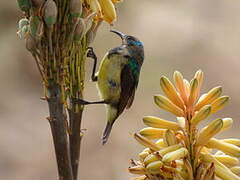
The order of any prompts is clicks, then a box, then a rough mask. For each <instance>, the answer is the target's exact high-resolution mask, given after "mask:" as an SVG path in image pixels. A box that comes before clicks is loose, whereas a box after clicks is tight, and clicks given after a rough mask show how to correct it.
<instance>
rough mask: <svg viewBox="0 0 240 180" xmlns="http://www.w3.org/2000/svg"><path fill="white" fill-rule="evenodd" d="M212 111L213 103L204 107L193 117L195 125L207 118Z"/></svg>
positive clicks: (192, 120)
mask: <svg viewBox="0 0 240 180" xmlns="http://www.w3.org/2000/svg"><path fill="white" fill-rule="evenodd" d="M210 113H211V105H205V106H204V107H202V108H201V109H200V110H199V111H198V112H197V113H196V114H195V115H194V116H193V118H192V119H191V122H192V124H193V125H197V124H198V123H199V122H201V121H202V120H204V119H206V118H207V117H208V116H209V115H210Z"/></svg>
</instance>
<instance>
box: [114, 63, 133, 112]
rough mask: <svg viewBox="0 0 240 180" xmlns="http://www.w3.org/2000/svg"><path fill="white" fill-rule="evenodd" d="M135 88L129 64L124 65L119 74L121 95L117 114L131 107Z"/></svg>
mask: <svg viewBox="0 0 240 180" xmlns="http://www.w3.org/2000/svg"><path fill="white" fill-rule="evenodd" d="M135 88H136V79H135V77H134V74H133V71H132V69H131V67H130V65H129V64H126V65H124V67H123V69H122V72H121V94H120V100H119V104H118V114H119V115H120V114H121V113H122V112H123V110H124V109H125V108H126V107H127V108H129V107H130V106H131V105H132V102H133V99H134V94H135Z"/></svg>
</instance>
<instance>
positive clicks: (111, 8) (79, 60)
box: [17, 0, 120, 102]
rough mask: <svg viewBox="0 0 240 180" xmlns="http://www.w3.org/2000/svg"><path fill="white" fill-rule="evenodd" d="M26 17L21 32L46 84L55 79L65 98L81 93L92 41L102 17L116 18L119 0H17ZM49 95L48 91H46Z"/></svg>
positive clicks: (108, 19) (21, 23)
mask: <svg viewBox="0 0 240 180" xmlns="http://www.w3.org/2000/svg"><path fill="white" fill-rule="evenodd" d="M17 2H18V5H19V8H20V10H21V11H22V12H23V14H24V18H22V19H21V20H20V21H19V27H18V35H19V37H20V38H22V39H25V42H26V48H27V50H29V51H30V53H31V54H32V55H33V57H34V59H35V61H36V63H37V67H38V69H39V71H40V74H41V77H42V79H43V82H44V85H45V87H48V86H49V80H51V81H52V80H53V82H54V83H55V84H58V85H59V86H60V87H61V90H62V96H63V97H62V99H63V101H64V102H66V99H67V98H68V97H79V96H81V94H79V92H81V91H82V89H83V81H84V72H85V71H84V63H85V59H86V54H87V50H88V47H89V45H90V44H91V43H92V42H93V41H94V39H95V36H96V33H97V30H98V28H99V26H100V25H101V23H102V22H103V21H106V22H107V23H109V24H111V25H112V24H113V22H114V21H115V20H116V18H117V15H116V9H115V5H116V3H118V2H120V0H17ZM45 96H46V95H45Z"/></svg>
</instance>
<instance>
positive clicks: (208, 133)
mask: <svg viewBox="0 0 240 180" xmlns="http://www.w3.org/2000/svg"><path fill="white" fill-rule="evenodd" d="M222 127H223V120H222V119H216V120H215V121H213V122H211V123H210V124H209V125H208V126H206V127H205V128H203V129H202V130H201V132H200V133H199V136H198V139H197V143H196V144H197V145H199V146H201V145H205V144H206V143H207V142H208V140H209V139H210V138H211V137H213V136H214V135H216V134H217V133H218V132H220V130H221V129H222Z"/></svg>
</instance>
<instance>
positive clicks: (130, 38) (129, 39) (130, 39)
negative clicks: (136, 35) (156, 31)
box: [127, 36, 135, 41]
mask: <svg viewBox="0 0 240 180" xmlns="http://www.w3.org/2000/svg"><path fill="white" fill-rule="evenodd" d="M127 40H128V41H135V39H133V37H131V36H128V37H127Z"/></svg>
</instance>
